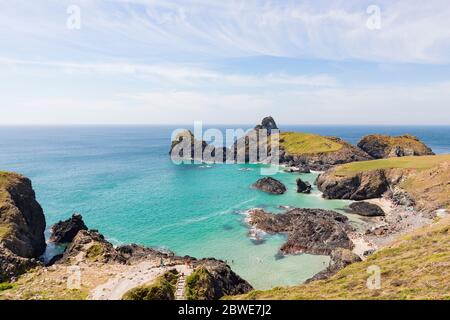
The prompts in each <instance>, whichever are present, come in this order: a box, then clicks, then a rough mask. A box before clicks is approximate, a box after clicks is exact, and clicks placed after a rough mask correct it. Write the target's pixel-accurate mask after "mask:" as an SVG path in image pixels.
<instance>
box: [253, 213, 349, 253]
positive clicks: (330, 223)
mask: <svg viewBox="0 0 450 320" xmlns="http://www.w3.org/2000/svg"><path fill="white" fill-rule="evenodd" d="M249 214H250V217H249V224H250V225H251V226H254V227H256V228H258V229H261V230H263V231H265V232H268V233H287V235H288V239H287V241H286V243H284V244H283V246H282V247H281V249H280V251H281V252H282V253H284V254H296V253H310V254H324V255H330V254H331V253H332V252H333V251H334V250H335V249H337V248H344V249H352V248H353V243H352V241H351V240H350V238H349V236H348V234H347V233H348V232H349V231H351V230H352V228H351V227H350V225H349V224H348V219H347V217H345V216H344V215H342V214H339V213H337V212H334V211H330V210H322V209H299V208H295V209H290V210H288V211H286V212H285V213H281V214H271V213H267V212H265V211H264V210H261V209H254V210H251V211H250V212H249Z"/></svg>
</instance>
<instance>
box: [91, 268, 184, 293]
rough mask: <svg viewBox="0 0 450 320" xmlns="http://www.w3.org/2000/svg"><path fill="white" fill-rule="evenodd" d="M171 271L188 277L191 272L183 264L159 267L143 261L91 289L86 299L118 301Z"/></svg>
mask: <svg viewBox="0 0 450 320" xmlns="http://www.w3.org/2000/svg"><path fill="white" fill-rule="evenodd" d="M171 269H176V270H177V271H178V272H179V273H180V274H184V275H189V274H190V273H191V272H192V270H191V269H190V268H188V267H187V266H186V265H184V264H183V265H175V266H167V267H165V266H163V267H161V266H155V264H154V263H153V262H148V261H143V262H141V263H139V264H137V265H135V266H131V267H130V268H129V269H128V270H127V271H125V272H122V273H120V274H119V275H117V276H115V277H113V278H111V279H110V280H108V281H107V282H106V283H104V284H102V285H100V286H98V287H96V288H94V289H92V290H91V293H90V295H89V297H88V299H90V300H120V299H122V297H123V295H124V294H125V293H126V292H128V291H129V290H131V289H133V288H135V287H138V286H141V285H145V284H149V283H151V282H153V281H154V280H155V279H156V278H157V277H158V276H160V275H162V274H163V273H164V272H166V271H169V270H171ZM183 281H184V277H183ZM177 289H178V284H177ZM177 292H178V290H177ZM181 294H182V296H181V299H182V297H183V295H184V283H183V286H182V293H181ZM181 299H180V300H181Z"/></svg>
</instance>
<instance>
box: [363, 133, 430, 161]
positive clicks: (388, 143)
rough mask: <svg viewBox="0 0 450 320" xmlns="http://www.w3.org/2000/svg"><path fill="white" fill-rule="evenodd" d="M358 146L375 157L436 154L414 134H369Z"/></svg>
mask: <svg viewBox="0 0 450 320" xmlns="http://www.w3.org/2000/svg"><path fill="white" fill-rule="evenodd" d="M358 147H359V148H361V149H362V150H364V151H365V152H367V153H368V154H369V155H371V156H372V157H373V158H375V159H382V158H393V157H405V156H426V155H433V154H434V153H433V151H432V150H431V149H430V148H429V147H428V146H426V145H425V144H424V143H423V142H421V141H420V140H419V139H418V138H417V137H414V136H412V135H403V136H398V137H392V136H387V135H381V134H374V135H368V136H365V137H363V138H362V139H361V140H360V141H359V142H358Z"/></svg>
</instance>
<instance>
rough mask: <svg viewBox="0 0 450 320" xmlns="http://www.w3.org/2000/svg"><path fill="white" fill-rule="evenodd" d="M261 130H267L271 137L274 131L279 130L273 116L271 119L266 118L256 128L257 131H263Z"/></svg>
mask: <svg viewBox="0 0 450 320" xmlns="http://www.w3.org/2000/svg"><path fill="white" fill-rule="evenodd" d="M261 129H266V130H267V135H271V134H272V130H278V127H277V124H276V123H275V120H274V119H273V118H272V117H271V116H269V117H265V118H264V119H263V120H262V121H261V124H258V125H256V126H255V130H261Z"/></svg>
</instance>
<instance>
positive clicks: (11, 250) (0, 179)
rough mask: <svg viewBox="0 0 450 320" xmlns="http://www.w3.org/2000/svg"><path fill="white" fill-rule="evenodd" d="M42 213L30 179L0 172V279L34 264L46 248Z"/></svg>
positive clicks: (20, 271) (13, 274)
mask: <svg viewBox="0 0 450 320" xmlns="http://www.w3.org/2000/svg"><path fill="white" fill-rule="evenodd" d="M44 230H45V217H44V213H43V211H42V208H41V206H40V205H39V203H38V202H37V201H36V197H35V193H34V190H33V188H32V185H31V181H30V180H29V179H27V178H25V177H23V176H21V175H19V174H15V173H5V172H0V281H3V280H7V279H9V278H11V277H13V276H17V275H19V274H20V273H23V272H24V271H26V270H27V269H28V268H30V267H33V266H35V265H36V264H37V263H38V262H37V260H36V259H37V258H39V257H40V256H41V255H42V254H43V253H44V251H45V248H46V244H45V238H44Z"/></svg>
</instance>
